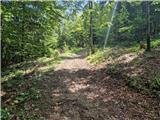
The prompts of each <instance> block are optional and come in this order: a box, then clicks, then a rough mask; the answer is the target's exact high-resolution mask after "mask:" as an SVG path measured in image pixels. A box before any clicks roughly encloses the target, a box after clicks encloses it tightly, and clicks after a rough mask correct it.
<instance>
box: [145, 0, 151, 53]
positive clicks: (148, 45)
mask: <svg viewBox="0 0 160 120" xmlns="http://www.w3.org/2000/svg"><path fill="white" fill-rule="evenodd" d="M146 3H147V49H146V51H151V40H150V2H149V1H146Z"/></svg>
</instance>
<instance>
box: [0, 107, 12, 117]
mask: <svg viewBox="0 0 160 120" xmlns="http://www.w3.org/2000/svg"><path fill="white" fill-rule="evenodd" d="M10 116H11V113H10V111H9V110H8V109H7V108H1V120H7V119H9V118H10Z"/></svg>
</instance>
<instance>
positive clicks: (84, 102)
mask: <svg viewBox="0 0 160 120" xmlns="http://www.w3.org/2000/svg"><path fill="white" fill-rule="evenodd" d="M125 57H127V62H128V61H132V60H133V59H135V57H136V56H135V55H133V54H126V55H125ZM63 58H64V60H63V61H61V63H60V64H57V65H56V66H55V69H54V70H53V69H51V70H50V71H47V72H44V73H41V77H40V78H41V79H40V80H39V81H36V82H35V83H32V85H33V84H34V85H35V86H36V88H35V89H36V90H38V92H36V93H35V94H34V95H36V96H33V98H35V97H36V98H38V99H33V98H31V99H29V100H26V101H27V102H26V101H25V102H24V103H23V100H21V96H23V97H22V98H25V96H27V93H25V92H23V94H19V99H16V100H17V101H15V100H12V101H14V103H13V104H12V103H10V102H9V101H11V100H10V99H12V97H11V96H12V95H13V93H14V90H13V89H12V91H9V93H10V97H6V96H5V95H4V96H5V97H4V98H3V99H2V100H3V103H4V104H6V105H7V104H12V105H13V106H14V107H13V108H12V110H14V109H15V108H16V107H17V106H18V107H19V109H16V110H15V111H12V113H13V116H12V117H10V119H16V120H19V119H22V118H23V119H28V120H35V119H38V120H41V119H47V120H154V119H155V120H159V119H160V102H159V100H158V99H157V98H156V97H153V96H150V95H146V94H144V93H142V92H138V91H136V90H133V89H131V88H129V87H128V85H127V82H126V78H125V77H124V76H123V75H122V74H120V73H121V72H124V71H123V70H119V72H118V73H116V74H115V72H114V73H112V74H111V73H110V72H109V71H108V70H107V69H106V65H104V64H101V65H98V66H94V65H91V64H90V63H88V61H87V60H86V58H85V52H80V53H78V54H74V55H72V56H69V57H63ZM125 62H126V59H124V58H122V59H121V63H123V64H122V65H124V66H123V68H125V64H124V63H125ZM158 64H159V63H158ZM42 66H43V65H42ZM121 67H122V66H121ZM128 67H129V66H128ZM125 70H126V69H125ZM139 70H140V69H139ZM133 71H134V70H133V69H132V71H130V72H133ZM135 72H139V71H138V69H137V71H135ZM126 74H127V72H126ZM30 76H31V75H30ZM25 77H26V76H25ZM27 77H28V76H27ZM28 81H30V80H29V79H28ZM4 88H5V87H4V86H3V89H4ZM3 89H2V90H3ZM29 89H30V84H28V86H27V85H26V84H22V85H21V86H20V91H26V90H27V91H29ZM33 91H34V90H33V89H32V90H31V92H32V93H34V92H33ZM5 92H7V91H5ZM11 94H12V95H11ZM38 94H39V95H40V96H37V95H38ZM13 99H14V98H13ZM19 101H22V102H19ZM4 106H5V105H4ZM20 111H21V112H20ZM6 114H7V113H6ZM8 114H9V113H8Z"/></svg>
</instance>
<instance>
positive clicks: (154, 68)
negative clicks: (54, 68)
mask: <svg viewBox="0 0 160 120" xmlns="http://www.w3.org/2000/svg"><path fill="white" fill-rule="evenodd" d="M151 44H152V51H151V52H145V50H144V49H141V50H140V49H139V45H138V44H137V43H132V44H129V43H128V42H123V43H122V42H121V43H112V44H111V45H108V47H107V48H106V49H105V50H102V49H99V50H97V52H96V53H95V54H93V55H90V56H88V57H87V59H88V60H89V61H90V62H91V63H92V64H100V63H105V65H106V72H107V73H109V74H111V75H113V77H117V76H121V78H123V79H126V84H127V85H128V86H129V87H131V88H134V89H136V90H139V91H141V92H145V93H146V92H147V93H149V94H150V93H152V94H154V95H156V96H159V97H160V50H158V49H156V48H157V47H159V46H160V40H159V39H157V40H153V41H152V43H151Z"/></svg>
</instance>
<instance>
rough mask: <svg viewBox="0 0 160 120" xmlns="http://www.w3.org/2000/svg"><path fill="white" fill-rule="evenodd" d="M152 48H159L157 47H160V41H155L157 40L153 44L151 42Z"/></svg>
mask: <svg viewBox="0 0 160 120" xmlns="http://www.w3.org/2000/svg"><path fill="white" fill-rule="evenodd" d="M151 44H152V45H151V46H152V48H157V47H159V46H160V39H155V40H153V41H152V42H151Z"/></svg>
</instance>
